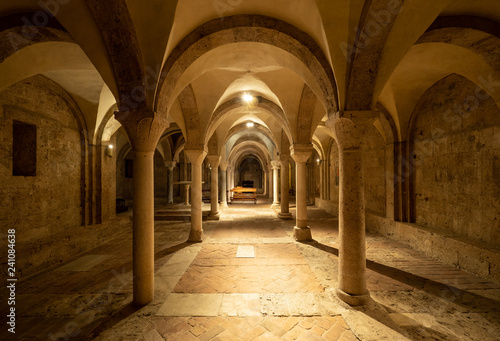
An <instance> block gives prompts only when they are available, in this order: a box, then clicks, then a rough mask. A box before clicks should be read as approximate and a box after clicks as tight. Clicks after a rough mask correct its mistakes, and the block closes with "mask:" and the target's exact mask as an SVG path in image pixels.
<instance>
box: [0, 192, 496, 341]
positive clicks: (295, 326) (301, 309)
mask: <svg viewBox="0 0 500 341" xmlns="http://www.w3.org/2000/svg"><path fill="white" fill-rule="evenodd" d="M269 204H270V203H269V202H268V201H267V200H265V199H260V200H259V202H258V204H257V205H255V204H252V203H241V204H234V205H231V206H230V207H229V208H228V209H226V210H223V211H222V212H221V220H220V221H205V222H204V223H203V224H204V230H205V235H206V239H205V240H204V242H203V243H200V244H189V243H186V242H185V240H186V239H187V236H188V234H189V227H190V225H189V222H186V221H175V220H172V221H169V220H168V219H166V220H165V219H164V220H161V221H157V222H156V223H155V270H156V271H155V300H154V302H153V303H151V304H149V305H147V306H145V307H142V308H136V307H134V306H133V304H132V303H131V302H132V272H131V269H132V263H131V262H132V234H131V231H128V232H127V233H124V234H121V235H119V236H118V237H117V238H116V239H115V240H114V241H113V242H110V243H107V244H104V245H102V246H100V247H98V248H95V249H93V250H91V251H89V252H87V253H86V254H84V255H80V256H79V257H77V258H76V259H75V260H74V261H72V262H70V263H68V264H64V265H62V266H60V267H59V268H55V269H51V270H49V271H46V272H44V273H41V274H39V275H37V276H34V277H31V278H29V279H26V280H21V281H19V282H18V286H17V314H18V316H17V326H16V338H9V335H6V334H4V333H5V332H6V328H5V327H3V328H2V330H1V331H0V332H1V333H2V334H0V340H10V339H13V340H14V339H19V340H28V339H36V340H92V339H96V340H148V341H149V340H182V341H185V340H499V339H500V338H499V335H500V284H498V283H493V282H491V281H488V280H485V279H481V278H479V277H476V276H473V275H470V274H468V273H466V272H463V271H461V270H458V269H456V268H454V267H453V266H449V265H446V264H443V263H441V262H438V261H436V260H434V259H432V258H430V257H427V256H425V255H423V254H421V253H419V252H416V251H414V250H413V249H411V248H409V247H406V246H404V245H402V244H400V243H397V242H394V241H391V240H389V239H387V238H384V237H380V236H374V235H368V236H367V243H366V248H367V259H368V260H367V268H368V270H367V284H368V289H369V290H370V293H371V297H372V300H371V302H369V304H368V305H367V306H365V307H357V308H351V307H349V306H347V305H345V304H344V303H343V302H341V301H339V300H338V299H337V298H336V296H335V294H334V293H335V288H336V287H337V283H338V282H337V269H338V240H337V235H338V222H337V219H336V218H335V217H333V216H331V215H329V214H327V213H325V212H324V211H321V210H319V209H317V208H315V207H312V206H310V207H308V217H309V222H310V226H311V228H312V235H313V238H314V240H315V241H314V242H310V243H297V242H294V240H293V238H292V237H291V232H292V228H293V225H294V221H293V220H280V219H278V218H277V217H276V212H274V211H273V210H271V209H269ZM204 208H206V209H208V206H207V205H204ZM160 209H161V212H162V215H163V216H165V210H167V211H168V209H165V208H159V210H160ZM292 213H294V212H293V209H292ZM166 215H168V212H167V214H166ZM2 290H4V289H2ZM4 293H5V291H2V297H5V296H4ZM2 315H4V314H2ZM1 324H2V326H5V320H2V322H1Z"/></svg>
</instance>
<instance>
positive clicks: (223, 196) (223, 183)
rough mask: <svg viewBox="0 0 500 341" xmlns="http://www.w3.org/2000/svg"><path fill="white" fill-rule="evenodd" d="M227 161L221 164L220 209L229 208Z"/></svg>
mask: <svg viewBox="0 0 500 341" xmlns="http://www.w3.org/2000/svg"><path fill="white" fill-rule="evenodd" d="M227 165H228V162H227V161H223V162H221V164H220V170H221V189H220V191H221V193H220V207H221V208H227Z"/></svg>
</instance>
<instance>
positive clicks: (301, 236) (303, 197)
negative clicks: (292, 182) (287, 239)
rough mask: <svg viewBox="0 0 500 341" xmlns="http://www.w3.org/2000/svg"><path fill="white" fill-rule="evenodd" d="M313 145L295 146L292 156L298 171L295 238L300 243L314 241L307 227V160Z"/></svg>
mask: <svg viewBox="0 0 500 341" xmlns="http://www.w3.org/2000/svg"><path fill="white" fill-rule="evenodd" d="M312 149H313V147H312V145H309V144H305V145H302V144H294V145H293V148H292V150H291V155H292V158H293V160H294V161H295V170H296V193H295V200H296V207H297V212H296V225H295V227H294V229H293V237H294V238H295V239H296V240H298V241H306V240H312V235H311V229H310V228H309V226H307V165H306V162H307V159H309V157H310V156H311V153H312Z"/></svg>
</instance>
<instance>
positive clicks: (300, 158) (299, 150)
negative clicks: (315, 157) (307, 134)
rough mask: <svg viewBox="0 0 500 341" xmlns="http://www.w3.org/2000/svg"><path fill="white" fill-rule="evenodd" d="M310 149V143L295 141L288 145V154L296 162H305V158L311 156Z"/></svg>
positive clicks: (311, 149) (311, 146)
mask: <svg viewBox="0 0 500 341" xmlns="http://www.w3.org/2000/svg"><path fill="white" fill-rule="evenodd" d="M312 151H313V145H312V143H308V144H299V143H295V144H293V145H292V146H290V155H291V156H292V158H293V160H294V161H295V162H297V163H299V162H303V163H305V162H307V159H309V158H310V157H311V153H312Z"/></svg>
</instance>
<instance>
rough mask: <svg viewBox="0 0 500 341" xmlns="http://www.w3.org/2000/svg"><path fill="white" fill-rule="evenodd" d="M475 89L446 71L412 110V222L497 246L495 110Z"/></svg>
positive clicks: (498, 124) (499, 190) (498, 122)
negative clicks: (446, 74) (413, 111)
mask: <svg viewBox="0 0 500 341" xmlns="http://www.w3.org/2000/svg"><path fill="white" fill-rule="evenodd" d="M476 89H477V86H476V85H475V84H473V83H472V82H470V81H468V80H466V79H465V78H463V77H461V76H458V75H451V76H448V77H446V78H444V79H443V80H441V81H439V82H437V83H436V84H435V85H433V86H432V87H431V88H430V89H429V90H428V91H427V92H426V93H425V94H424V95H423V96H422V98H421V99H420V101H419V103H418V105H417V107H416V109H415V113H414V116H415V117H416V118H415V121H414V125H413V130H412V133H413V139H412V140H413V143H414V148H413V150H414V157H413V163H414V165H415V166H414V173H413V174H412V176H413V190H414V203H413V204H414V209H415V222H416V223H417V224H418V225H422V226H428V227H433V228H439V229H443V230H446V231H450V232H452V233H453V234H456V235H459V236H464V237H468V238H474V239H477V240H482V241H485V242H488V243H493V244H496V245H500V110H499V109H498V107H497V106H496V104H495V102H494V101H493V100H492V99H491V98H489V97H487V98H485V94H484V92H482V91H481V92H479V95H478V92H477V91H476Z"/></svg>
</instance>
